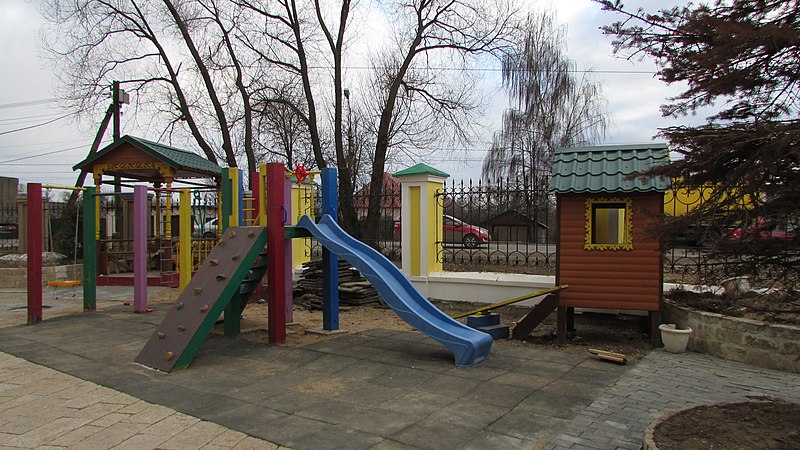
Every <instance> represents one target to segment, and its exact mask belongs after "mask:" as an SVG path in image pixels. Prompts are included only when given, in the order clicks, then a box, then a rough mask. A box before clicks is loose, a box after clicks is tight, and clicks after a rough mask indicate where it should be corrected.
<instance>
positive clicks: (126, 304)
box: [122, 300, 131, 306]
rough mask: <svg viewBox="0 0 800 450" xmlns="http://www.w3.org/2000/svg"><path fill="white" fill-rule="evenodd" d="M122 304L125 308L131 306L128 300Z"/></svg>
mask: <svg viewBox="0 0 800 450" xmlns="http://www.w3.org/2000/svg"><path fill="white" fill-rule="evenodd" d="M122 304H123V305H125V306H131V302H130V301H129V300H125V301H124V302H122Z"/></svg>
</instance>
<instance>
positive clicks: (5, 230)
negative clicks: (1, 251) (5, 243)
mask: <svg viewBox="0 0 800 450" xmlns="http://www.w3.org/2000/svg"><path fill="white" fill-rule="evenodd" d="M18 238H19V230H18V229H17V224H15V223H8V222H5V223H0V239H18Z"/></svg>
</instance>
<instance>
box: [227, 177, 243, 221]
mask: <svg viewBox="0 0 800 450" xmlns="http://www.w3.org/2000/svg"><path fill="white" fill-rule="evenodd" d="M228 177H229V178H230V180H231V199H232V201H231V203H232V204H231V215H230V221H229V222H228V226H229V227H238V226H239V202H240V201H241V198H240V197H239V194H240V191H239V168H238V167H230V168H228Z"/></svg>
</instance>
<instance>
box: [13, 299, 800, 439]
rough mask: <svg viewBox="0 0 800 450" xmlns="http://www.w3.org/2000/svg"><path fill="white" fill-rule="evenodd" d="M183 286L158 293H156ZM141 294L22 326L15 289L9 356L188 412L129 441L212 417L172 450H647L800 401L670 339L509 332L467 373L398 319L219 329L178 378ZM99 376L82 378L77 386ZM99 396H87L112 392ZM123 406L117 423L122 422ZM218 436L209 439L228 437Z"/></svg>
mask: <svg viewBox="0 0 800 450" xmlns="http://www.w3.org/2000/svg"><path fill="white" fill-rule="evenodd" d="M175 291H176V290H172V291H169V290H161V289H160V288H155V292H154V293H156V294H157V295H155V296H153V297H163V298H166V297H168V296H170V295H173V294H170V292H175ZM129 297H130V289H128V290H125V289H122V290H119V288H117V289H116V290H114V289H110V288H100V289H98V305H99V306H101V310H100V311H98V312H95V313H80V312H79V311H80V309H79V305H80V297H79V296H78V298H64V297H60V298H55V297H54V296H51V297H49V298H48V296H47V295H45V304H46V305H48V304H49V305H50V306H51V308H48V309H46V310H45V321H44V322H42V323H40V324H37V325H36V326H24V325H19V326H11V325H12V324H13V323H16V324H19V323H22V322H24V318H25V311H24V309H23V310H21V311H20V310H19V309H18V308H17V306H19V305H18V303H20V302H22V304H23V305H24V291H20V290H8V289H0V327H2V326H5V328H2V329H0V352H5V353H8V354H11V355H14V356H17V357H20V358H23V359H25V360H27V361H30V362H32V363H35V364H39V365H42V366H47V367H49V368H52V369H55V370H57V371H60V372H64V373H66V374H69V375H72V376H74V377H77V378H79V379H82V380H86V381H89V382H94V383H97V384H100V385H102V386H105V387H107V388H111V389H114V390H116V391H120V392H122V393H123V394H122V395H125V394H127V396H130V398H133V399H134V400H135V399H140V400H142V401H143V402H141V404H155V405H161V406H158V407H155V406H154V408H161V407H166V408H162V410H159V413H160V414H165V415H167V414H172V415H170V416H169V417H173V419H172V422H170V421H167V420H166V419H164V420H163V421H161V422H157V423H153V424H152V426H147V427H145V426H143V425H142V424H141V423H139V424H136V427H139V428H137V430H139V431H137V432H138V433H139V434H136V435H135V436H133V437H131V438H129V440H128V441H125V442H123V443H122V444H120V445H121V446H122V447H124V446H125V444H126V442H127V443H128V444H129V445H135V443H134V441H132V440H131V439H134V438H139V439H145V440H147V439H150V438H151V437H152V435H153V434H155V433H157V431H156V430H165V428H167V426H168V425H169V423H182V424H184V425H185V424H186V420H184V419H182V418H181V417H184V418H185V416H174V411H178V413H177V414H181V413H182V414H185V415H188V416H193V417H196V418H199V419H202V420H203V421H202V422H200V421H198V422H197V423H196V424H195V425H192V427H189V426H188V425H187V426H185V427H184V428H185V429H181V430H177V429H175V430H171V432H172V433H173V434H176V435H177V436H180V437H181V438H180V439H178V440H175V441H171V442H170V441H168V440H166V439H169V438H164V439H165V440H164V443H165V445H166V444H170V445H166V447H169V448H200V447H202V446H203V445H205V444H197V445H195V444H192V443H194V442H201V441H203V439H201V436H192V433H193V431H192V430H205V432H206V433H207V432H208V431H209V430H210V429H211V428H213V427H218V426H221V427H227V429H229V431H224V432H223V431H222V430H223V428H220V427H218V428H215V429H213V432H214V433H217V434H216V435H218V436H228V437H234V438H235V439H242V435H237V434H235V431H238V432H241V433H245V434H247V435H250V436H253V437H255V438H260V439H263V440H265V441H268V442H267V443H264V442H261V441H258V442H256V441H255V440H251V441H249V442H245V441H240V442H241V443H242V445H244V447H243V448H263V447H264V446H265V445H266V446H267V448H269V443H274V444H276V445H281V446H286V447H292V448H320V449H321V448H324V449H328V448H348V449H349V448H353V449H358V448H375V449H403V448H430V449H446V448H476V449H478V448H479V449H490V448H503V449H508V448H525V449H531V448H534V449H536V448H545V449H554V450H565V449H571V450H572V449H584V448H600V449H618V448H625V449H638V448H639V446H640V445H641V443H642V437H643V431H644V428H645V427H646V426H647V425H648V424H649V423H651V422H652V421H653V420H654V419H655V418H657V417H659V416H660V415H661V414H663V413H664V412H665V411H669V410H675V409H679V408H683V407H687V406H693V405H696V404H701V403H709V402H719V401H741V400H747V399H752V398H761V397H768V398H783V399H785V400H788V401H794V402H800V375H798V374H792V373H785V372H776V371H772V370H766V369H760V368H757V367H753V366H748V365H744V364H740V363H735V362H730V361H723V360H720V359H717V358H714V357H711V356H707V355H702V354H696V353H686V354H680V355H672V354H669V353H665V352H664V351H662V350H654V351H651V352H650V353H649V354H648V355H647V356H645V357H644V358H643V359H642V360H641V361H639V362H638V363H629V364H628V365H626V366H618V365H615V364H611V363H606V362H602V361H598V360H594V359H591V358H590V357H589V356H588V355H587V356H583V355H579V354H575V353H567V352H563V351H558V350H547V349H542V348H541V347H535V346H520V345H509V344H507V343H504V342H497V343H495V345H494V348H493V349H492V353H491V356H490V358H489V359H488V360H486V361H484V362H482V363H480V364H479V365H477V366H476V367H471V368H456V367H455V366H454V365H453V357H452V354H451V353H450V352H449V351H448V350H447V349H446V348H445V347H443V346H441V345H439V344H438V343H436V342H435V341H433V340H431V339H429V338H428V337H426V336H424V335H422V334H420V333H417V332H410V331H399V330H386V329H373V330H369V331H364V332H359V333H354V334H345V335H339V336H335V337H331V338H330V339H327V340H323V341H319V342H316V343H313V344H310V345H306V346H303V347H289V346H278V345H266V344H259V343H253V342H250V341H247V340H245V339H230V338H225V337H222V336H218V335H212V336H211V337H210V338H209V339H208V340H207V341H206V342H205V343H204V345H203V346H202V348H201V350H200V352H199V353H198V354H197V356H196V358H195V360H194V362H193V363H192V365H191V366H190V367H189V368H188V369H187V370H184V371H180V372H176V373H173V374H165V373H160V372H155V371H153V370H150V369H146V368H144V367H142V366H140V365H137V364H135V363H133V360H134V358H135V356H136V354H137V353H138V352H139V351H140V350H141V348H142V346H143V345H144V343H145V342H146V340H147V339H148V337H149V336H150V335H151V334H152V333H153V330H154V329H155V326H156V325H157V324H158V323H159V322H160V321H161V319H162V317H163V315H164V313H165V311H166V308H167V307H168V306H167V305H168V304H165V303H160V304H159V303H155V304H154V307H155V312H154V313H151V314H135V313H133V312H132V311H131V308H130V307H124V306H122V304H121V303H122V301H123V300H124V299H126V298H129ZM76 307H77V309H76ZM64 313H66V314H67V315H62V316H59V317H54V316H56V315H58V314H64ZM8 358H12V357H3V356H2V354H0V375H6V376H8V365H9V364H11V365H14V366H20V367H22V368H23V370H24V376H17V378H16V379H15V380H13V382H18V381H19V380H20V379H22V378H25V377H34V375H33V373H34V372H35V370H36V369H35V368H36V367H38V368H39V369H41V370H44V371H48V370H50V369H46V368H43V367H40V366H33V365H27V363H24V364H22V363H20V362H18V361H16V360H14V359H11V360H10V362H9V361H8ZM28 366H33V367H34V368H30V367H28ZM50 372H52V371H50ZM62 378H64V379H65V380H66V379H68V378H69V377H67V376H63V377H62ZM34 379H35V377H34ZM3 380H5V379H4V378H2V377H0V439H6V438H9V439H17V440H24V439H23V438H22V436H26V435H25V434H21V435H19V436H16V437H9V436H8V433H11V431H8V430H7V428H8V427H9V426H11V425H18V424H20V423H21V421H20V418H19V417H10V414H11V413H10V411H13V410H14V409H16V408H9V407H8V406H9V405H12V404H18V403H20V402H22V400H24V399H17V403H15V401H14V400H13V399H12V400H9V398H11V397H8V396H7V395H6V394H5V393H6V392H12V391H14V390H15V389H17V390H19V389H22V390H24V387H23V388H9V384H8V383H11V381H9V382H6V381H3ZM86 384H87V383H86V382H81V381H80V380H77V382H76V386H75V389H77V390H79V391H80V389H85V388H86V386H85V385H86ZM101 389H106V388H101ZM63 392H65V393H66V392H69V390H65V391H63ZM92 392H94V391H92ZM36 394H38V393H36ZM44 394H46V393H42V395H44ZM9 395H10V394H9ZM55 397H58V396H55ZM89 397H91V395H88V396H87V398H86V399H85V400H86V402H84V403H87V402H88V403H91V402H92V401H94V400H97V399H94V400H92V398H89ZM78 398H79V397H78ZM115 398H116V397H115ZM120 398H125V399H128V400H130V398H128V397H120ZM54 401H56V403H54V406H53V408H54V409H57V408H59V407H63V406H64V405H63V404H62V403H64V400H54ZM69 401H71V402H74V401H77V400H69ZM88 403H87V404H88ZM87 408H90V407H87ZM51 412H52V411H51ZM45 415H46V414H45ZM117 415H119V414H117ZM112 416H114V414H113V413H112V414H109V416H108V417H106V419H105V421H106V422H108V423H111V421H110V419H111V418H112ZM60 420H62V422H58V420H56V421H54V422H52V423H49V424H47V425H44V426H42V428H47V430H46V431H49V432H53V431H54V428H53V427H55V426H56V425H57V424H59V423H62V424H63V423H66V422H69V421H70V420H71V419H67V418H64V419H60ZM189 420H195V419H191V418H189ZM123 422H124V421H123ZM209 422H210V423H209ZM122 425H126V426H127V428H130V427H131V426H132V425H130V424H126V423H123V424H122ZM113 426H114V425H111V426H110V427H109V430H110V429H111V427H113ZM181 426H183V425H181ZM123 428H125V427H123ZM127 428H126V429H127ZM140 428H141V429H140ZM36 430H39V428H36ZM230 430H235V431H230ZM56 431H57V430H56ZM127 431H130V430H127ZM159 432H161V431H159ZM163 432H164V433H167V432H170V431H169V430H165V431H163ZM231 433H234V434H231ZM32 434H33V435H34V436H32V437H31V438H34V437H36V436H35V433H32ZM193 438H194V439H193ZM248 439H250V438H248ZM2 442H5V441H2ZM9 442H10V441H9ZM14 442H16V441H14ZM37 442H38V441H37ZM137 442H140V443H142V442H144V441H137ZM147 442H155V441H150V440H147ZM208 443H209V444H210V445H211V446H210V447H208V448H226V447H224V446H223V445H220V444H219V443H218V444H215V443H214V442H212V441H208ZM95 444H97V445H96V446H95V448H108V447H111V446H112V445H114V444H113V443H110V442H96V443H95ZM104 444H106V445H105V446H104ZM4 445H5V444H4ZM153 445H157V444H153ZM153 445H151V446H150V447H151V448H152V447H153ZM33 447H35V446H31V448H33ZM240 447H241V445H240ZM75 448H81V447H80V446H78V447H75ZM138 448H143V447H142V446H139V447H138ZM227 448H237V447H234V446H233V445H230V446H228V447H227Z"/></svg>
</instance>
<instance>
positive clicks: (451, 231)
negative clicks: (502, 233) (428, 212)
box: [394, 215, 492, 248]
mask: <svg viewBox="0 0 800 450" xmlns="http://www.w3.org/2000/svg"><path fill="white" fill-rule="evenodd" d="M442 232H443V236H441V238H442V242H443V243H445V244H464V247H467V248H476V247H478V246H479V245H481V244H486V243H488V242H489V241H491V240H492V237H491V236H489V230H487V229H486V228H483V227H479V226H475V225H470V224H468V223H465V222H462V221H460V220H458V219H456V218H455V217H453V216H448V215H445V216H444V217H443V223H442ZM394 234H395V238H396V239H400V222H395V223H394Z"/></svg>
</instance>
